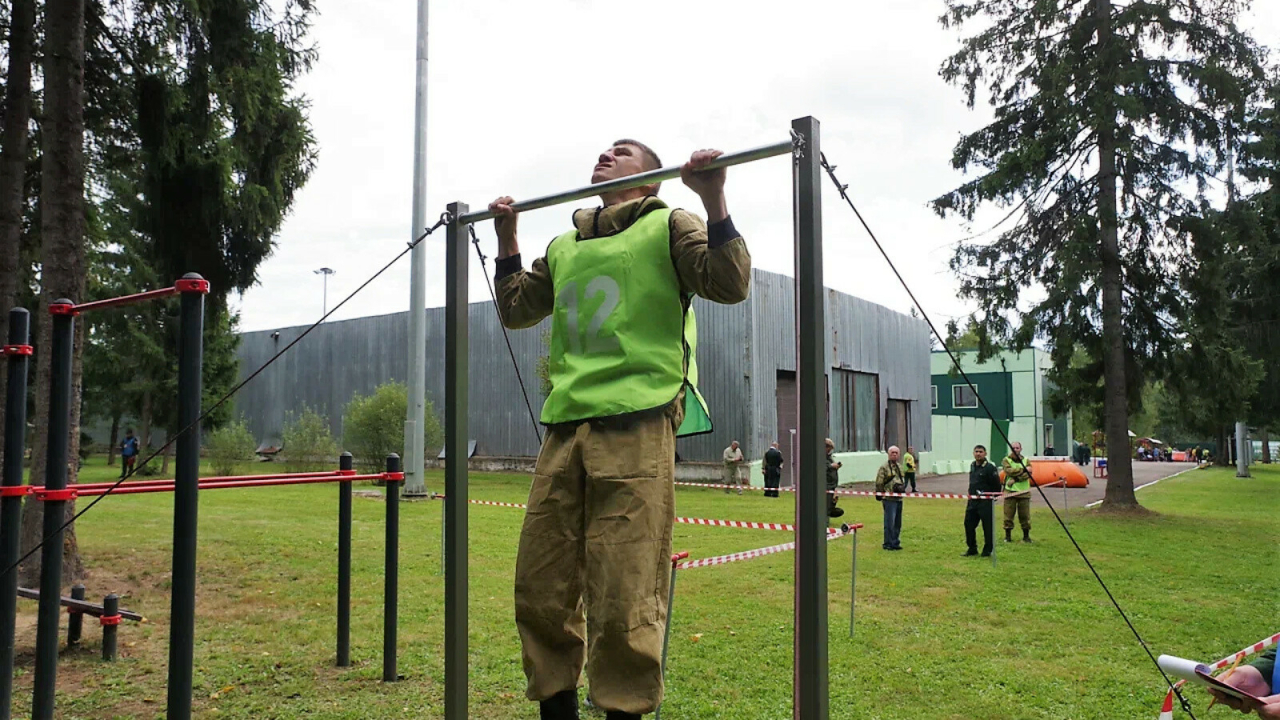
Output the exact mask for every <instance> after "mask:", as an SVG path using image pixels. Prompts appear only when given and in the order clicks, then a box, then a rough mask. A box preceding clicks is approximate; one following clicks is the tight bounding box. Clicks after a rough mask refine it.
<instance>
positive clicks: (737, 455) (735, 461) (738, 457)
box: [724, 440, 744, 495]
mask: <svg viewBox="0 0 1280 720" xmlns="http://www.w3.org/2000/svg"><path fill="white" fill-rule="evenodd" d="M743 459H744V458H743V457H742V448H740V447H738V441H737V440H734V441H733V442H732V443H729V447H727V448H725V449H724V494H725V495H728V494H729V486H731V485H737V486H738V494H739V495H741V494H742V485H741V484H740V482H739V481H740V478H739V474H738V469H739V468H740V467H742V461H743Z"/></svg>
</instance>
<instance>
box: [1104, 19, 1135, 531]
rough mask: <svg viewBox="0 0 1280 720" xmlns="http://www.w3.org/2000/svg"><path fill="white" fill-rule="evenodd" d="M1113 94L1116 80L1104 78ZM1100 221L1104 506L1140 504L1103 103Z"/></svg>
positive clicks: (1112, 167) (1111, 109)
mask: <svg viewBox="0 0 1280 720" xmlns="http://www.w3.org/2000/svg"><path fill="white" fill-rule="evenodd" d="M1095 10H1096V13H1097V18H1098V55H1099V59H1098V68H1099V72H1102V73H1107V72H1108V71H1112V72H1113V71H1114V68H1115V65H1114V64H1113V63H1111V62H1110V55H1111V54H1112V52H1111V45H1112V39H1111V0H1096V2H1095ZM1101 85H1102V87H1103V88H1104V89H1103V92H1105V93H1107V94H1108V97H1109V98H1110V99H1113V98H1114V93H1115V90H1114V86H1115V83H1114V82H1113V81H1112V82H1103V83H1101ZM1098 226H1099V230H1100V235H1101V237H1100V241H1101V259H1102V368H1103V369H1102V373H1103V383H1104V386H1105V387H1104V390H1103V429H1104V430H1105V431H1106V433H1107V494H1106V496H1105V498H1104V499H1103V505H1104V507H1132V506H1134V505H1137V504H1138V498H1137V496H1136V495H1134V492H1133V458H1132V455H1131V454H1130V453H1129V394H1128V392H1127V385H1126V381H1125V362H1124V352H1125V351H1124V277H1123V275H1122V273H1121V265H1120V262H1121V258H1120V231H1119V220H1118V218H1117V215H1116V114H1115V106H1114V104H1113V103H1112V102H1107V103H1104V107H1103V108H1102V109H1101V110H1100V115H1099V117H1098Z"/></svg>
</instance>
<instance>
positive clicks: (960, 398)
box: [951, 385, 978, 409]
mask: <svg viewBox="0 0 1280 720" xmlns="http://www.w3.org/2000/svg"><path fill="white" fill-rule="evenodd" d="M951 407H953V408H956V409H963V408H976V407H978V393H976V392H974V391H973V388H971V387H969V386H968V385H952V386H951Z"/></svg>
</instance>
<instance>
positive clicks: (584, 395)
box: [489, 140, 751, 720]
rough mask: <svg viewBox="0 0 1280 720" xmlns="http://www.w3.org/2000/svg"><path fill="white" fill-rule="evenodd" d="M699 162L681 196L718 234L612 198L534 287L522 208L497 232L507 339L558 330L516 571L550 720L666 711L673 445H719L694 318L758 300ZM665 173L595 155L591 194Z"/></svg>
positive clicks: (630, 197) (530, 661) (504, 218)
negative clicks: (705, 440)
mask: <svg viewBox="0 0 1280 720" xmlns="http://www.w3.org/2000/svg"><path fill="white" fill-rule="evenodd" d="M720 154H721V153H720V152H719V151H716V150H699V151H698V152H695V153H694V154H693V156H692V157H691V158H690V159H689V162H687V163H685V165H684V166H683V167H682V168H681V173H680V176H681V180H683V181H684V184H685V185H687V186H688V187H689V189H691V190H693V191H694V193H696V194H697V195H698V197H699V198H701V200H702V205H703V208H704V209H705V210H706V213H707V217H708V221H709V223H710V225H709V226H708V225H705V224H704V223H703V221H702V219H701V218H699V217H698V216H696V215H694V214H693V213H689V212H685V211H683V210H673V209H670V208H668V207H667V205H666V204H665V203H663V202H662V201H661V200H659V199H658V197H657V194H658V185H657V184H654V185H648V186H644V187H639V188H635V189H631V190H623V191H618V192H610V193H604V194H602V195H601V196H600V199H601V201H602V203H603V204H602V206H601V207H598V208H592V209H582V210H577V211H575V212H574V213H573V226H574V227H573V229H572V230H569V231H568V232H566V233H564V234H562V235H560V236H558V237H556V238H555V239H554V240H552V241H551V244H550V245H549V246H548V247H547V253H546V256H545V257H542V258H539V259H537V260H535V261H534V262H533V265H532V266H531V267H530V269H528V270H525V269H523V265H522V263H521V258H520V246H519V243H518V241H517V233H516V221H517V214H516V212H515V211H514V210H512V207H511V205H512V199H511V198H510V197H501V198H498V199H497V200H495V201H493V203H492V204H490V205H489V209H490V210H492V211H493V212H495V213H496V214H497V216H498V217H497V219H496V220H495V225H496V230H497V234H498V245H499V249H498V260H497V266H496V271H495V275H496V283H497V293H498V309H499V313H500V314H501V317H502V322H503V324H504V325H506V326H507V327H509V328H513V329H518V328H528V327H533V326H534V325H536V324H538V322H540V321H541V320H542V319H543V318H545V317H547V316H548V315H550V316H551V343H550V349H549V353H548V363H549V365H548V371H549V375H550V377H549V380H550V383H551V392H550V394H549V395H548V396H547V399H546V402H545V403H544V404H543V407H542V422H543V424H545V425H546V426H547V433H546V438H545V439H544V440H543V443H542V451H541V453H540V454H539V456H538V464H537V468H536V469H535V471H534V477H533V485H532V487H531V488H530V491H529V509H528V511H527V512H526V514H525V520H524V527H523V529H522V530H521V533H520V548H519V551H518V554H517V558H516V579H515V614H516V627H517V629H518V630H519V632H520V641H521V645H522V648H523V653H522V654H523V661H524V672H525V676H526V677H527V678H528V688H527V695H528V698H529V699H530V700H535V701H538V702H539V703H540V704H541V708H540V709H541V717H542V718H544V720H546V719H548V718H550V719H553V720H559V719H562V718H563V719H569V718H577V717H578V692H577V688H578V685H579V683H580V679H581V676H582V671H583V668H584V666H585V668H586V675H587V679H588V680H589V682H590V698H591V700H592V702H593V704H594V705H596V706H597V707H599V708H602V709H604V710H605V711H606V712H607V713H608V715H607V717H608V718H609V720H626V719H628V718H639V717H640V715H643V714H645V713H650V712H653V711H654V710H655V709H656V708H657V706H658V704H659V703H660V702H661V701H662V690H663V687H662V641H663V634H664V630H665V627H666V622H667V589H668V585H669V583H670V578H669V572H670V557H671V530H672V525H673V523H674V518H675V494H674V486H673V484H672V483H673V482H674V479H675V439H676V437H677V436H682V435H691V434H697V433H703V432H710V431H711V420H710V417H709V415H708V413H707V409H706V404H705V403H704V402H703V400H702V397H701V396H700V395H699V394H698V390H697V380H698V374H697V372H698V371H697V363H696V347H697V333H696V328H695V325H694V316H693V310H692V308H691V301H692V299H693V296H694V295H699V296H701V297H704V298H706V299H708V300H711V301H713V302H719V303H738V302H741V301H742V300H744V299H746V297H747V290H748V286H749V284H750V277H751V256H750V255H749V254H748V253H747V246H746V243H745V242H744V241H743V239H742V237H741V236H740V235H738V232H737V230H736V229H735V228H734V226H733V221H732V220H731V219H730V217H729V211H728V208H727V205H726V203H725V195H724V182H725V171H724V170H723V169H716V170H704V169H703V168H706V166H707V165H708V164H709V163H711V162H712V161H713V160H715V158H717V157H719V156H720ZM660 167H662V164H661V162H660V161H659V160H658V156H657V155H656V154H655V153H654V152H653V150H651V149H649V147H647V146H646V145H644V144H643V143H640V142H637V141H635V140H619V141H617V142H615V143H614V144H613V145H612V146H611V147H609V148H608V149H607V150H605V151H604V152H602V153H600V155H599V157H598V159H597V162H596V165H595V167H594V168H593V170H592V174H591V182H592V183H601V182H606V181H609V180H613V179H616V178H621V177H626V176H629V175H635V174H637V173H642V172H646V171H649V170H654V169H658V168H660Z"/></svg>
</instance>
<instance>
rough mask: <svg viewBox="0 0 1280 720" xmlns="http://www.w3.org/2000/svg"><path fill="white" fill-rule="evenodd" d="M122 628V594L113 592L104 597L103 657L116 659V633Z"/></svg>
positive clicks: (106, 659) (109, 659) (104, 658)
mask: <svg viewBox="0 0 1280 720" xmlns="http://www.w3.org/2000/svg"><path fill="white" fill-rule="evenodd" d="M119 629H120V596H118V595H116V594H115V593H111V594H110V595H108V596H106V597H105V598H103V599H102V659H103V660H104V661H105V662H113V661H115V659H116V634H117V631H119Z"/></svg>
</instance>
